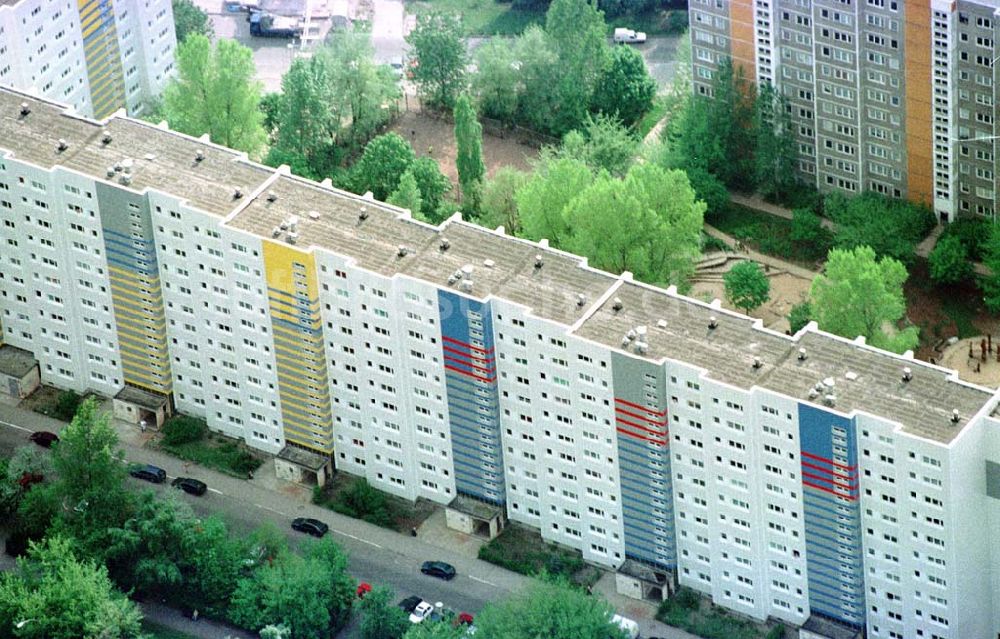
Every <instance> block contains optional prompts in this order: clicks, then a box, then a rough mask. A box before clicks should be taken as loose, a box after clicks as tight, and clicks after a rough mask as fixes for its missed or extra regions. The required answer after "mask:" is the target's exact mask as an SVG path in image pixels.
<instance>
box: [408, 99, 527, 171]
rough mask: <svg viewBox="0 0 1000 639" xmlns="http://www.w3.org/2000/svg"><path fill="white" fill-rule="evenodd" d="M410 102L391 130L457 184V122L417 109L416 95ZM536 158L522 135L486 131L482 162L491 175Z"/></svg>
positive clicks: (522, 166)
mask: <svg viewBox="0 0 1000 639" xmlns="http://www.w3.org/2000/svg"><path fill="white" fill-rule="evenodd" d="M409 102H410V107H411V109H410V110H409V111H404V112H403V114H402V115H401V116H400V117H399V119H398V120H396V122H395V124H393V126H392V127H391V130H392V131H394V132H396V133H398V134H399V135H401V136H403V138H405V139H406V140H407V141H408V142H409V143H410V145H411V146H412V147H413V150H414V151H416V153H417V157H425V156H429V157H432V158H434V159H435V160H437V163H438V166H440V167H441V172H442V173H444V174H445V175H447V176H448V179H450V180H451V181H452V183H453V184H457V183H458V170H457V169H456V168H455V155H456V151H455V125H454V124H453V123H452V122H451V121H450V120H445V119H441V118H436V117H432V116H430V115H428V114H426V113H423V112H421V111H420V110H419V109H418V110H414V109H413V108H412V107H413V102H414V98H413V96H410V97H409ZM537 157H538V149H537V148H535V147H534V146H532V145H530V144H526V143H524V141H523V138H519V137H517V136H514V135H506V136H504V137H500V136H497V135H493V134H491V133H488V132H486V131H484V132H483V162H485V164H486V175H487V176H488V177H492V176H493V174H494V173H496V172H497V169H499V168H500V167H502V166H512V167H514V168H515V169H520V170H522V171H527V170H529V169H530V168H531V161H532V160H534V159H535V158H537Z"/></svg>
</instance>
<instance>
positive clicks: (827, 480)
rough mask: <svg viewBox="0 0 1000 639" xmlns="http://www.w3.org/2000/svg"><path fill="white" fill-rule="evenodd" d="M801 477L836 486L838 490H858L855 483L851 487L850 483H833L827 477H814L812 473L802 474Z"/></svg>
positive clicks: (833, 481)
mask: <svg viewBox="0 0 1000 639" xmlns="http://www.w3.org/2000/svg"><path fill="white" fill-rule="evenodd" d="M802 476H803V477H808V478H810V479H815V480H816V481H823V482H826V483H828V484H833V485H834V486H837V487H839V488H846V489H847V490H857V489H858V484H857V482H855V483H854V484H853V485H852V484H850V483H844V482H842V481H835V480H833V479H830V478H829V477H823V476H821V475H814V474H812V473H807V472H803V473H802Z"/></svg>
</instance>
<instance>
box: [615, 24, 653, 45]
mask: <svg viewBox="0 0 1000 639" xmlns="http://www.w3.org/2000/svg"><path fill="white" fill-rule="evenodd" d="M614 41H615V44H642V43H643V42H645V41H646V34H645V33H643V32H642V31H633V30H632V29H625V28H623V27H618V28H617V29H615V36H614Z"/></svg>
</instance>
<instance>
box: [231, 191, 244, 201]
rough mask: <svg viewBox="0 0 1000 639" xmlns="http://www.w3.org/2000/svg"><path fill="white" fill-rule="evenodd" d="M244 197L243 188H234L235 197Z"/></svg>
mask: <svg viewBox="0 0 1000 639" xmlns="http://www.w3.org/2000/svg"><path fill="white" fill-rule="evenodd" d="M241 197H243V190H242V189H240V188H235V189H233V199H234V200H238V199H240V198H241Z"/></svg>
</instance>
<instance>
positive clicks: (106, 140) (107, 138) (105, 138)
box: [101, 131, 111, 146]
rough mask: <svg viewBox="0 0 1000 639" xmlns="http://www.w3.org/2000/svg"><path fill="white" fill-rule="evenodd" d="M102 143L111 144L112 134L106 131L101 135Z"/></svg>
mask: <svg viewBox="0 0 1000 639" xmlns="http://www.w3.org/2000/svg"><path fill="white" fill-rule="evenodd" d="M101 144H103V145H105V146H107V145H109V144H111V134H110V133H108V132H107V131H105V132H104V135H102V136H101Z"/></svg>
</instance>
